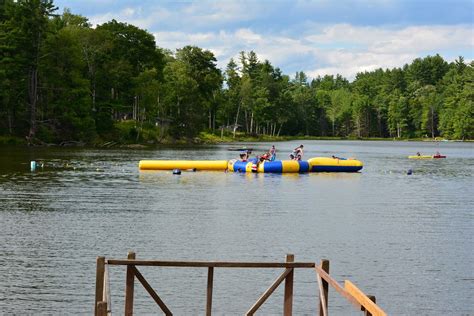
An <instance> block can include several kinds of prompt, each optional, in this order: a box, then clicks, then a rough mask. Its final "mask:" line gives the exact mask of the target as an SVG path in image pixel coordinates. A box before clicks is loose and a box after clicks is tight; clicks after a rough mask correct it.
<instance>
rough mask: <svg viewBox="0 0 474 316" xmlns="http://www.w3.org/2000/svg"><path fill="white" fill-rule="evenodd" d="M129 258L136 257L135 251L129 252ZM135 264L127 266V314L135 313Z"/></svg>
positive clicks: (128, 315)
mask: <svg viewBox="0 0 474 316" xmlns="http://www.w3.org/2000/svg"><path fill="white" fill-rule="evenodd" d="M127 259H135V253H134V252H133V251H129V252H128V256H127ZM132 267H134V266H127V279H126V281H125V316H132V315H133V290H134V284H135V274H134V273H133V268H132Z"/></svg>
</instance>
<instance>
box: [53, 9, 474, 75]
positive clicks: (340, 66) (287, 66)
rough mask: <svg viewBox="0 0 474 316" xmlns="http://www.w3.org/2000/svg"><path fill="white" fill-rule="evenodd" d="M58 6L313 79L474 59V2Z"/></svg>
mask: <svg viewBox="0 0 474 316" xmlns="http://www.w3.org/2000/svg"><path fill="white" fill-rule="evenodd" d="M55 4H56V5H57V6H58V7H59V9H60V11H61V12H62V10H63V9H64V8H69V9H71V11H72V13H75V14H80V15H83V16H85V17H87V18H89V21H90V22H91V23H92V24H93V25H96V24H101V23H104V22H107V21H110V20H111V19H116V20H117V21H119V22H126V23H130V24H133V25H135V26H138V27H140V28H142V29H146V30H147V31H148V32H150V33H152V34H154V35H155V38H156V43H157V45H158V46H160V47H164V48H168V49H170V50H173V51H174V50H175V49H177V48H181V47H183V46H185V45H196V46H199V47H201V48H203V49H208V50H210V51H212V52H213V53H214V54H215V56H216V58H217V59H218V66H219V67H220V68H222V69H224V68H225V66H226V64H227V63H228V61H229V59H230V58H231V57H236V56H237V55H238V53H239V52H240V51H250V50H253V51H255V52H256V53H257V55H258V57H259V59H260V60H264V59H268V60H269V61H270V62H271V63H272V64H273V65H274V66H276V67H279V68H281V70H282V71H283V73H285V74H288V75H290V76H293V75H294V73H295V72H296V71H304V72H305V73H306V74H307V75H308V76H309V77H316V76H318V75H321V76H322V75H325V74H332V75H335V74H337V73H339V74H342V75H343V76H345V77H346V78H348V79H350V80H352V79H353V78H354V76H355V74H356V73H357V72H360V71H365V70H373V69H376V68H379V67H382V68H393V67H401V66H403V65H404V64H406V63H410V62H411V61H412V60H413V59H415V58H417V57H425V56H427V55H434V54H437V53H439V54H440V55H441V56H442V57H443V58H445V59H446V60H448V61H453V60H454V59H456V58H457V57H458V56H463V57H464V58H465V59H466V60H469V61H470V60H473V59H474V0H450V1H445V0H338V1H330V0H314V1H310V0H294V1H290V0H288V1H286V0H273V1H271V0H260V1H259V0H249V1H237V0H221V1H217V0H216V1H210V0H200V1H160V0H154V1H153V0H141V1H132V0H117V1H113V0H69V1H66V0H56V1H55Z"/></svg>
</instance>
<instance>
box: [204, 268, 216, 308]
mask: <svg viewBox="0 0 474 316" xmlns="http://www.w3.org/2000/svg"><path fill="white" fill-rule="evenodd" d="M213 283H214V268H213V267H209V268H208V272H207V303H206V316H211V314H212V288H213Z"/></svg>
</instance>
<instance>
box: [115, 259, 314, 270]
mask: <svg viewBox="0 0 474 316" xmlns="http://www.w3.org/2000/svg"><path fill="white" fill-rule="evenodd" d="M106 262H107V264H110V265H134V266H155V267H177V268H179V267H194V268H210V267H212V268H314V267H315V266H316V264H315V263H314V262H225V261H220V262H219V261H157V260H126V259H108V260H107V261H106Z"/></svg>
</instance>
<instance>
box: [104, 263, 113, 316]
mask: <svg viewBox="0 0 474 316" xmlns="http://www.w3.org/2000/svg"><path fill="white" fill-rule="evenodd" d="M102 299H103V300H104V301H105V302H106V303H107V315H109V314H110V315H111V314H112V311H111V306H112V299H111V297H110V287H109V266H108V265H105V269H104V292H103V294H102Z"/></svg>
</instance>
